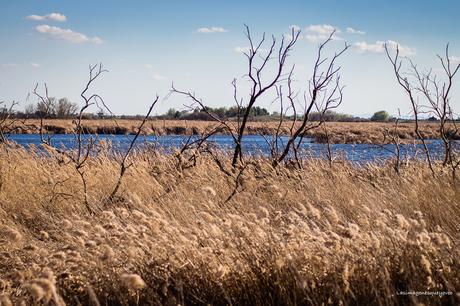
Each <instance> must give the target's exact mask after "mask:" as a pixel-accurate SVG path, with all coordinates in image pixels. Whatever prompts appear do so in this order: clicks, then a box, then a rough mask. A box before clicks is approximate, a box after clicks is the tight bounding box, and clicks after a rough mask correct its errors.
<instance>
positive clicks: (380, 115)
mask: <svg viewBox="0 0 460 306" xmlns="http://www.w3.org/2000/svg"><path fill="white" fill-rule="evenodd" d="M389 119H390V115H389V114H388V112H386V111H384V110H381V111H378V112H375V113H374V114H373V115H372V117H371V121H388V120H389Z"/></svg>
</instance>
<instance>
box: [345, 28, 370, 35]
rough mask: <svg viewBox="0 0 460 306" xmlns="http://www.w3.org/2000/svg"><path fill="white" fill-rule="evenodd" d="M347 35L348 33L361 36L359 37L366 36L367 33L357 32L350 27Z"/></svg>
mask: <svg viewBox="0 0 460 306" xmlns="http://www.w3.org/2000/svg"><path fill="white" fill-rule="evenodd" d="M347 33H348V34H359V35H364V34H366V32H364V31H360V30H356V29H353V28H352V27H348V28H347Z"/></svg>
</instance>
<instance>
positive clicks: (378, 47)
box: [353, 40, 416, 56]
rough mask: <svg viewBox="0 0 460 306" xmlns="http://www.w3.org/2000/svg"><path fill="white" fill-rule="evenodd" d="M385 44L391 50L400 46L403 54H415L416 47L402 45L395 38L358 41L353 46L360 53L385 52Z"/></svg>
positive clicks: (400, 51)
mask: <svg viewBox="0 0 460 306" xmlns="http://www.w3.org/2000/svg"><path fill="white" fill-rule="evenodd" d="M385 44H386V45H387V46H388V48H389V49H390V50H396V48H399V53H400V54H401V55H402V56H409V55H414V54H415V52H416V51H415V48H411V47H409V46H404V45H401V44H400V43H398V42H396V41H394V40H387V41H380V40H379V41H376V42H375V43H367V42H365V41H360V42H356V43H355V44H354V45H353V47H354V48H355V50H357V51H358V52H359V53H384V52H385Z"/></svg>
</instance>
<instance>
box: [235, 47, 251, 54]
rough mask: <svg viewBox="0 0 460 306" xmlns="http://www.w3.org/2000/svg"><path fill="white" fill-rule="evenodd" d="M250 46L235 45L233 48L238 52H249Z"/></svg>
mask: <svg viewBox="0 0 460 306" xmlns="http://www.w3.org/2000/svg"><path fill="white" fill-rule="evenodd" d="M249 50H250V48H249V47H235V48H233V51H235V52H238V53H249Z"/></svg>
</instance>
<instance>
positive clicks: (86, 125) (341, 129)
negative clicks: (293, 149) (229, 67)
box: [13, 119, 454, 144]
mask: <svg viewBox="0 0 460 306" xmlns="http://www.w3.org/2000/svg"><path fill="white" fill-rule="evenodd" d="M140 122H141V121H140V120H122V119H120V120H118V119H117V120H116V121H114V120H110V119H104V120H83V121H82V126H83V129H84V131H85V133H92V134H129V133H131V134H133V133H134V134H135V133H136V132H137V128H138V126H139V125H140ZM290 125H291V122H290V121H289V120H286V121H284V123H283V124H282V126H281V130H280V133H281V134H283V135H289V128H290ZM298 125H300V123H298ZM326 125H327V128H328V130H329V141H330V142H331V143H373V144H375V143H382V142H384V141H385V138H384V132H385V131H389V132H390V133H393V132H394V129H395V125H394V123H392V122H327V123H326ZM13 126H14V127H17V128H18V129H17V130H16V132H18V133H29V134H30V133H37V134H38V133H39V132H40V121H39V120H37V119H30V120H27V121H26V124H24V123H22V122H15V123H14V124H13ZM217 126H218V123H216V122H213V121H199V120H149V121H147V123H146V124H145V126H144V127H143V131H142V134H147V135H151V134H154V135H171V134H172V135H192V134H203V133H205V132H206V131H210V130H212V129H213V128H215V127H217ZM235 127H236V124H235ZM277 127H278V121H277V120H273V121H266V122H264V121H249V122H248V125H247V130H246V132H245V133H247V134H266V135H272V134H274V133H275V132H276V130H277ZM449 127H450V128H451V129H454V127H453V126H452V125H449ZM438 129H439V123H437V122H420V130H421V132H422V134H423V136H424V137H425V138H427V139H438V138H440V136H439V131H438ZM448 130H449V129H448ZM44 131H45V132H49V133H56V134H72V133H74V132H75V125H74V124H73V123H72V120H70V119H69V120H65V119H47V120H45V121H44ZM306 135H307V137H313V138H317V139H318V140H319V141H321V139H322V138H324V136H325V134H324V131H323V130H322V129H312V130H309V131H307V133H306ZM395 136H396V135H395ZM397 136H398V137H399V138H400V139H401V140H402V141H403V142H404V141H405V142H411V141H413V140H415V139H417V135H416V134H415V131H414V124H413V123H412V122H400V123H399V124H398V131H397Z"/></svg>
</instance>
